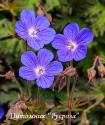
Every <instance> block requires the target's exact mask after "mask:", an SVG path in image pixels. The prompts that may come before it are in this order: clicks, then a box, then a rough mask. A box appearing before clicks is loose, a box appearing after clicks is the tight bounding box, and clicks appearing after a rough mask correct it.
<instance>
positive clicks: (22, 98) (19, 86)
mask: <svg viewBox="0 0 105 125" xmlns="http://www.w3.org/2000/svg"><path fill="white" fill-rule="evenodd" d="M13 80H14V81H15V83H16V85H17V87H18V89H19V91H20V100H24V93H23V90H22V88H21V85H20V83H19V82H18V81H17V79H16V78H15V77H14V79H13Z"/></svg>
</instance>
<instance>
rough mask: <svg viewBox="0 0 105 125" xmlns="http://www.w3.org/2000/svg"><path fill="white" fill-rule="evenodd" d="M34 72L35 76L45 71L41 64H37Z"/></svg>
mask: <svg viewBox="0 0 105 125" xmlns="http://www.w3.org/2000/svg"><path fill="white" fill-rule="evenodd" d="M34 71H35V73H36V75H37V76H41V75H43V74H44V73H45V68H44V67H42V66H38V67H37V68H35V70H34Z"/></svg>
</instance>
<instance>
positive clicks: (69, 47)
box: [67, 41, 77, 51]
mask: <svg viewBox="0 0 105 125" xmlns="http://www.w3.org/2000/svg"><path fill="white" fill-rule="evenodd" d="M67 48H68V49H69V50H72V51H74V50H75V49H76V48H77V44H76V43H75V42H74V41H70V42H69V44H68V46H67Z"/></svg>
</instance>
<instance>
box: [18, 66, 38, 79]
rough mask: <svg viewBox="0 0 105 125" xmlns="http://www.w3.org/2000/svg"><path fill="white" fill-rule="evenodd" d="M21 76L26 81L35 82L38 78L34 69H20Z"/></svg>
mask: <svg viewBox="0 0 105 125" xmlns="http://www.w3.org/2000/svg"><path fill="white" fill-rule="evenodd" d="M19 76H20V77H22V78H23V79H26V80H35V79H36V78H37V77H36V74H35V72H34V69H33V68H32V67H25V66H23V67H21V68H20V69H19Z"/></svg>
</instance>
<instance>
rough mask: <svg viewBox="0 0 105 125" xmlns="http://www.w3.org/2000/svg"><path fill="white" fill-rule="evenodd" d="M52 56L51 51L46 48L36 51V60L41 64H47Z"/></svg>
mask: <svg viewBox="0 0 105 125" xmlns="http://www.w3.org/2000/svg"><path fill="white" fill-rule="evenodd" d="M53 58H54V55H53V53H52V52H51V51H50V50H48V49H41V50H40V51H39V52H38V60H39V63H40V64H41V65H45V66H46V65H48V64H49V63H50V61H52V60H53Z"/></svg>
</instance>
